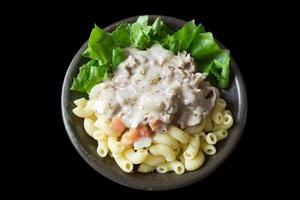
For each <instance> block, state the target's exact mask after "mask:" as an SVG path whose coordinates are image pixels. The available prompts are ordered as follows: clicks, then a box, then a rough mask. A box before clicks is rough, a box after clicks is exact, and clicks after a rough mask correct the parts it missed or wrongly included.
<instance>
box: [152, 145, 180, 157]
mask: <svg viewBox="0 0 300 200" xmlns="http://www.w3.org/2000/svg"><path fill="white" fill-rule="evenodd" d="M149 151H150V153H152V154H153V155H155V156H163V157H164V158H165V159H166V161H173V160H175V159H176V155H175V152H174V150H173V149H172V148H171V147H169V146H167V145H164V144H154V145H152V146H151V147H150V149H149Z"/></svg>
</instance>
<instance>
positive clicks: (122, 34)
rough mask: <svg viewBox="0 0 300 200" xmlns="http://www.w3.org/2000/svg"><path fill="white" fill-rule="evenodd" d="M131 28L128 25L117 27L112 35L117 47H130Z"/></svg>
mask: <svg viewBox="0 0 300 200" xmlns="http://www.w3.org/2000/svg"><path fill="white" fill-rule="evenodd" d="M129 29H130V26H129V25H128V24H121V25H119V26H117V27H116V30H114V31H113V32H112V33H111V35H112V37H113V40H114V42H115V46H118V47H128V46H129V45H130V32H129V31H130V30H129Z"/></svg>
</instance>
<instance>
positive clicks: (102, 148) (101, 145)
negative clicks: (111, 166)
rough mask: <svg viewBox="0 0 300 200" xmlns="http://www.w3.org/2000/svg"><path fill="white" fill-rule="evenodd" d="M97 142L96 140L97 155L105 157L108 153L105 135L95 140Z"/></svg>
mask: <svg viewBox="0 0 300 200" xmlns="http://www.w3.org/2000/svg"><path fill="white" fill-rule="evenodd" d="M97 142H98V147H97V153H98V155H99V156H100V157H102V158H104V157H106V156H107V153H108V146H107V136H105V135H104V137H103V138H101V139H99V140H97Z"/></svg>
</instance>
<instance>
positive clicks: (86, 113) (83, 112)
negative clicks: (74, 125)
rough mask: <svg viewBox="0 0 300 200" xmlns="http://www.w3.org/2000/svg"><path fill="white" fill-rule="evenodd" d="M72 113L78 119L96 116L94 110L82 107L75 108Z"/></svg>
mask: <svg viewBox="0 0 300 200" xmlns="http://www.w3.org/2000/svg"><path fill="white" fill-rule="evenodd" d="M72 111H73V113H74V114H75V115H76V116H77V117H81V118H87V117H91V116H92V115H94V112H93V111H92V110H89V109H85V107H81V106H77V107H75V108H74V109H73V110H72Z"/></svg>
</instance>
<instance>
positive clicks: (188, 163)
mask: <svg viewBox="0 0 300 200" xmlns="http://www.w3.org/2000/svg"><path fill="white" fill-rule="evenodd" d="M204 160H205V156H204V154H203V153H202V151H199V152H198V154H197V155H196V156H195V157H194V158H193V159H191V160H188V159H185V160H184V167H185V169H186V170H187V171H193V170H196V169H198V168H199V167H201V166H202V165H203V163H204Z"/></svg>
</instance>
